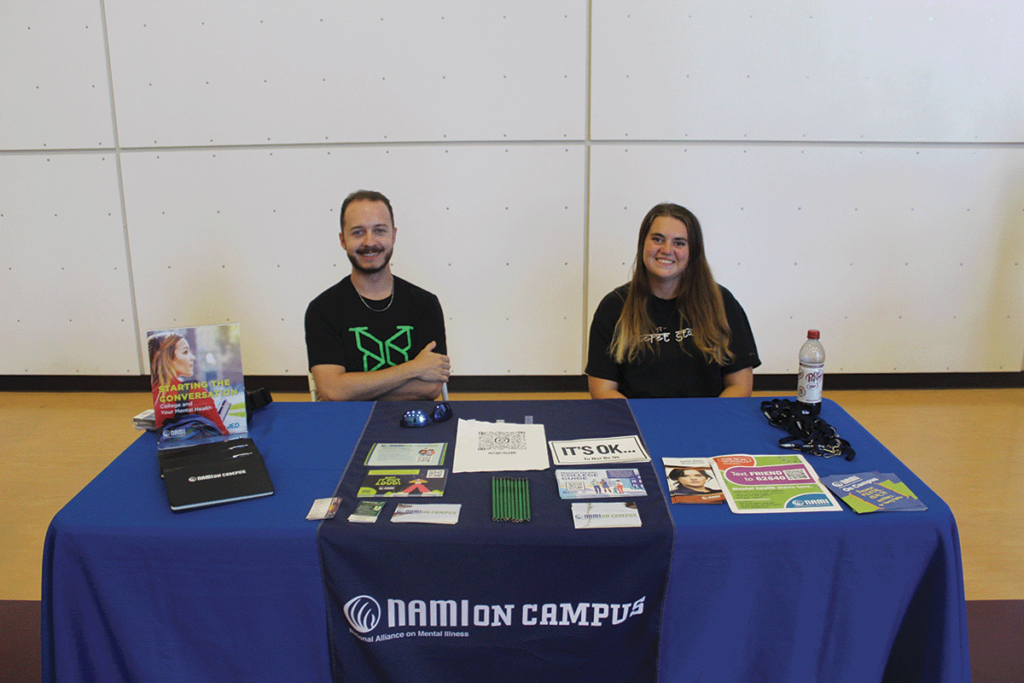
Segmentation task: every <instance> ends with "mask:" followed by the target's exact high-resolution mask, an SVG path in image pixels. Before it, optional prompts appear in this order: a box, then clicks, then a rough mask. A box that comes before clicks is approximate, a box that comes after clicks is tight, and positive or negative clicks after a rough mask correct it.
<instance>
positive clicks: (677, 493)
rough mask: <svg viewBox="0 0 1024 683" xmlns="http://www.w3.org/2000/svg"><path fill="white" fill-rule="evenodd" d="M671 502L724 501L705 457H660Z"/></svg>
mask: <svg viewBox="0 0 1024 683" xmlns="http://www.w3.org/2000/svg"><path fill="white" fill-rule="evenodd" d="M661 464H662V465H663V466H664V467H665V478H666V479H667V480H668V493H669V498H671V499H672V503H673V504H676V503H687V504H693V503H724V502H725V494H724V493H722V486H721V484H719V483H718V480H717V479H716V478H715V470H714V467H712V465H711V461H710V460H708V459H707V458H662V459H661Z"/></svg>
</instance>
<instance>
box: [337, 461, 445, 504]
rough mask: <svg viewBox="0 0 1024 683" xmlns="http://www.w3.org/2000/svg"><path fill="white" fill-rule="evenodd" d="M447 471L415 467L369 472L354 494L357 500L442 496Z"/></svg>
mask: <svg viewBox="0 0 1024 683" xmlns="http://www.w3.org/2000/svg"><path fill="white" fill-rule="evenodd" d="M447 480H448V470H443V469H431V468H426V467H417V468H410V469H401V470H398V469H387V470H370V471H369V472H367V473H366V477H364V478H363V483H362V485H361V486H360V487H359V491H358V492H356V496H357V497H359V498H391V497H400V496H401V497H404V496H408V497H417V496H436V497H440V496H443V495H444V485H445V482H446V481H447Z"/></svg>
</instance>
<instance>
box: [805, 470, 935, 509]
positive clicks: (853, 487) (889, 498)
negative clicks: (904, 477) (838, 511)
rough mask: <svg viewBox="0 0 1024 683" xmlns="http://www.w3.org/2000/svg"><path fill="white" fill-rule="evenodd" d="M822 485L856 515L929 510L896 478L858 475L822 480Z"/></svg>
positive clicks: (859, 473)
mask: <svg viewBox="0 0 1024 683" xmlns="http://www.w3.org/2000/svg"><path fill="white" fill-rule="evenodd" d="M821 482H822V483H823V484H825V486H827V487H828V488H829V490H831V491H832V492H833V493H835V494H836V495H837V496H839V497H840V499H842V501H843V502H844V503H846V504H847V505H849V506H850V509H851V510H853V511H854V512H856V513H857V514H865V513H868V512H886V511H888V512H912V511H919V510H927V509H928V506H926V505H925V504H924V503H922V502H921V501H920V500H918V499H917V496H916V495H914V493H913V491H911V490H910V488H909V487H908V486H907V485H906V484H904V483H903V482H902V481H900V478H899V477H897V476H896V475H895V474H882V473H881V472H858V473H857V474H835V475H832V476H831V477H822V479H821Z"/></svg>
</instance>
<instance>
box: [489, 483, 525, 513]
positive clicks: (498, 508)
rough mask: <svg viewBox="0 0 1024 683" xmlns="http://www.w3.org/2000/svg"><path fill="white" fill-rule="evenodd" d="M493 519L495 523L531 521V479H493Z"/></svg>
mask: <svg viewBox="0 0 1024 683" xmlns="http://www.w3.org/2000/svg"><path fill="white" fill-rule="evenodd" d="M491 519H493V520H494V521H495V522H529V521H530V480H529V479H512V478H510V477H494V478H492V479H491Z"/></svg>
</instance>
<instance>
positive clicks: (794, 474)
mask: <svg viewBox="0 0 1024 683" xmlns="http://www.w3.org/2000/svg"><path fill="white" fill-rule="evenodd" d="M784 471H785V472H786V479H806V478H807V473H806V472H804V471H803V470H784Z"/></svg>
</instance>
